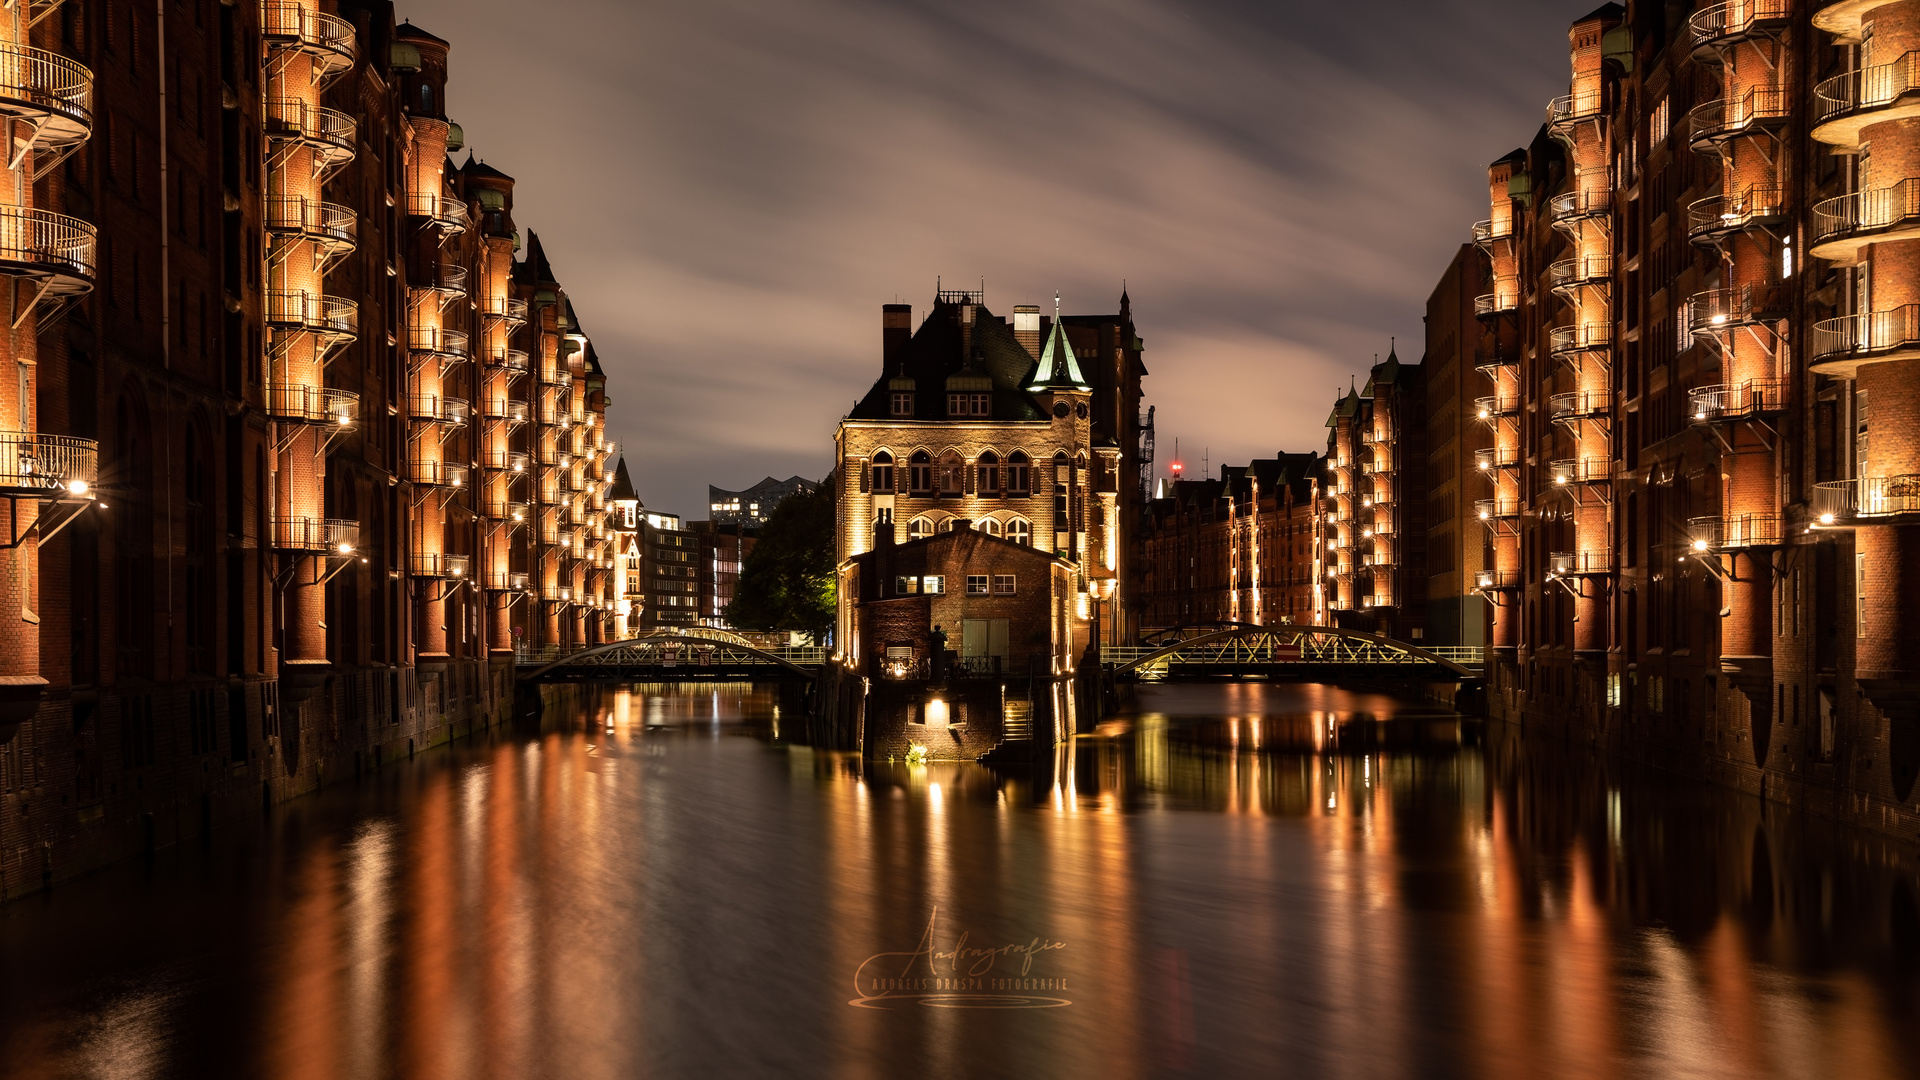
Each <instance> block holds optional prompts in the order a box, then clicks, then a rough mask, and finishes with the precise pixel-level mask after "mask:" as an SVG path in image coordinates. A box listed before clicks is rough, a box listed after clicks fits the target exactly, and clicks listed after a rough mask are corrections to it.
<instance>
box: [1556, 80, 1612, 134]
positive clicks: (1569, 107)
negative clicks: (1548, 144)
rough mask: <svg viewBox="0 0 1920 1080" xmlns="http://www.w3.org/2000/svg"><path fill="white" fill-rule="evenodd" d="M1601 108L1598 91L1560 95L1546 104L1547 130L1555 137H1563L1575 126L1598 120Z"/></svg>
mask: <svg viewBox="0 0 1920 1080" xmlns="http://www.w3.org/2000/svg"><path fill="white" fill-rule="evenodd" d="M1601 108H1602V101H1601V97H1600V91H1599V90H1597V89H1595V90H1589V91H1586V92H1584V93H1578V94H1562V95H1560V96H1559V97H1557V98H1554V99H1553V100H1552V101H1549V102H1547V129H1548V130H1549V131H1551V132H1553V133H1554V134H1556V135H1563V134H1565V133H1566V132H1568V131H1570V130H1572V129H1573V127H1574V126H1575V125H1576V124H1579V123H1581V122H1583V121H1586V120H1597V119H1599V118H1600V115H1601Z"/></svg>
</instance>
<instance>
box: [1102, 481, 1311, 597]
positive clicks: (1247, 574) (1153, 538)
mask: <svg viewBox="0 0 1920 1080" xmlns="http://www.w3.org/2000/svg"><path fill="white" fill-rule="evenodd" d="M1323 461H1324V459H1323V458H1322V457H1321V456H1320V455H1319V454H1317V453H1305V454H1278V455H1275V456H1274V457H1271V458H1264V459H1256V460H1254V461H1251V462H1248V463H1247V464H1246V465H1222V466H1221V467H1220V476H1219V477H1218V478H1217V479H1211V478H1210V479H1202V480H1170V481H1167V482H1165V483H1163V484H1162V485H1160V488H1159V490H1158V491H1157V492H1156V495H1157V497H1156V498H1155V499H1153V501H1151V502H1149V503H1148V504H1147V509H1146V515H1145V520H1144V521H1143V522H1142V523H1141V526H1140V535H1139V538H1138V541H1137V543H1138V546H1139V549H1140V565H1141V573H1140V580H1141V589H1142V591H1143V602H1142V605H1141V606H1142V617H1141V626H1142V630H1143V633H1145V634H1148V635H1151V634H1153V633H1154V632H1155V631H1159V630H1166V629H1171V628H1173V627H1176V626H1184V625H1187V624H1191V623H1208V622H1246V623H1255V624H1259V625H1263V626H1264V625H1270V624H1274V623H1296V624H1299V625H1313V623H1314V620H1315V618H1316V617H1317V612H1318V597H1319V589H1318V588H1317V586H1318V585H1319V576H1320V572H1319V571H1320V566H1321V562H1320V560H1319V558H1318V557H1317V554H1316V552H1315V550H1314V537H1315V536H1316V535H1317V533H1318V528H1317V525H1316V519H1317V517H1318V514H1319V504H1320V503H1319V501H1320V484H1321V483H1322V478H1323V477H1324V475H1325V472H1326V467H1325V465H1324V464H1323Z"/></svg>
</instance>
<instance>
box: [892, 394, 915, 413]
mask: <svg viewBox="0 0 1920 1080" xmlns="http://www.w3.org/2000/svg"><path fill="white" fill-rule="evenodd" d="M893 415H895V416H912V415H913V391H911V390H895V391H894V392H893Z"/></svg>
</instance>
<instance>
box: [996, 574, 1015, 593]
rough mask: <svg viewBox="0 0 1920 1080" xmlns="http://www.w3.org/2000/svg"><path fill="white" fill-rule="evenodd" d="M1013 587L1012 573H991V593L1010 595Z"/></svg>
mask: <svg viewBox="0 0 1920 1080" xmlns="http://www.w3.org/2000/svg"><path fill="white" fill-rule="evenodd" d="M1013 587H1014V581H1013V575H1012V574H995V575H993V595H995V596H1012V595H1013Z"/></svg>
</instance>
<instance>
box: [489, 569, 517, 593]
mask: <svg viewBox="0 0 1920 1080" xmlns="http://www.w3.org/2000/svg"><path fill="white" fill-rule="evenodd" d="M487 588H488V589H490V590H492V591H493V592H526V591H527V575H526V573H525V572H524V571H520V570H495V571H493V572H492V573H490V574H488V575H487Z"/></svg>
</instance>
